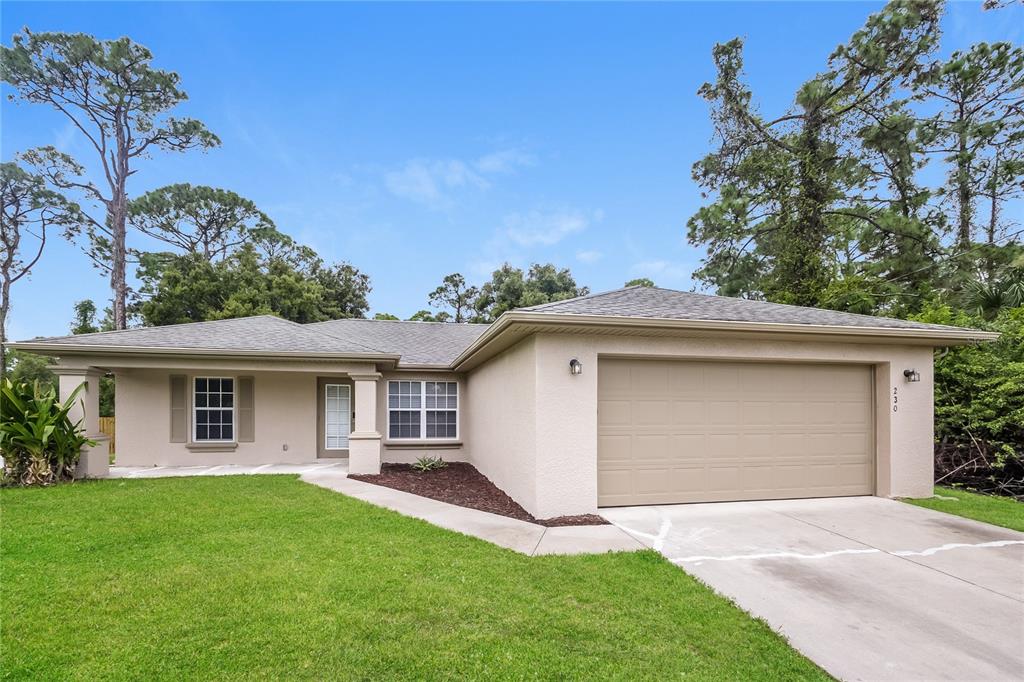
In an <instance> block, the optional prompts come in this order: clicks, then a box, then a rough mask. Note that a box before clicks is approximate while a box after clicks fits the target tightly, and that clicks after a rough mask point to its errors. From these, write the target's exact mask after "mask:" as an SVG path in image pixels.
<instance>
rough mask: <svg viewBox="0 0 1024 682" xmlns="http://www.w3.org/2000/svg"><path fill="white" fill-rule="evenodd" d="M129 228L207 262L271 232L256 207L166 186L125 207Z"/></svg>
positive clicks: (217, 192)
mask: <svg viewBox="0 0 1024 682" xmlns="http://www.w3.org/2000/svg"><path fill="white" fill-rule="evenodd" d="M128 222H129V223H130V224H131V226H132V227H134V228H136V229H137V230H139V231H140V232H142V233H144V234H147V235H149V236H151V237H153V238H154V239H158V240H160V241H162V242H164V243H166V244H169V245H171V246H174V247H177V248H178V249H180V250H181V251H182V252H184V253H195V254H200V255H202V256H203V257H204V258H206V259H207V260H217V259H220V258H224V257H226V256H228V255H230V254H231V253H233V252H234V250H235V249H237V248H238V247H239V246H241V245H242V244H245V243H246V242H248V241H250V240H252V239H261V238H262V239H266V238H268V237H269V236H272V233H275V232H277V230H276V228H275V226H274V222H273V221H272V220H271V219H270V218H269V217H267V215H266V214H265V213H263V212H262V211H260V210H259V209H258V208H257V207H256V204H255V203H253V202H252V201H250V200H249V199H246V198H244V197H241V196H239V195H238V194H235V193H234V192H231V191H229V190H225V189H218V188H215V187H206V186H202V185H197V186H193V185H190V184H188V183H180V184H176V185H168V186H166V187H161V188H160V189H155V190H153V191H151V192H147V193H146V194H144V195H142V196H141V197H139V198H138V199H135V200H133V201H132V202H131V203H130V204H129V206H128Z"/></svg>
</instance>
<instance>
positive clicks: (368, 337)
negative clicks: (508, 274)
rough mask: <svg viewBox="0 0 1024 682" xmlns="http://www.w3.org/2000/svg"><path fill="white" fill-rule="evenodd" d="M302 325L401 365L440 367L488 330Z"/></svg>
mask: <svg viewBox="0 0 1024 682" xmlns="http://www.w3.org/2000/svg"><path fill="white" fill-rule="evenodd" d="M306 326H307V327H310V328H312V329H316V330H317V331H320V332H323V333H325V334H329V335H331V336H332V337H335V338H337V339H342V340H346V341H352V342H356V343H359V344H363V345H367V346H372V347H374V348H377V349H378V350H381V351H383V352H385V353H396V354H398V355H401V356H402V360H401V364H402V365H443V366H448V365H449V364H451V362H452V361H453V360H455V358H456V357H458V355H459V353H461V352H462V351H464V350H466V348H468V347H469V345H470V344H471V343H473V342H474V341H476V339H477V337H479V336H480V335H481V334H483V333H484V330H485V329H487V327H488V325H486V324H454V323H440V322H402V321H398V320H360V319H346V320H332V321H330V322H314V323H313V324H309V325H306Z"/></svg>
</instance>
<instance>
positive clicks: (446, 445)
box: [384, 439, 462, 450]
mask: <svg viewBox="0 0 1024 682" xmlns="http://www.w3.org/2000/svg"><path fill="white" fill-rule="evenodd" d="M384 447H386V448H391V449H392V450H457V449H459V448H461V447H462V441H461V440H422V439H420V440H385V441H384Z"/></svg>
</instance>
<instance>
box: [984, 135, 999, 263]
mask: <svg viewBox="0 0 1024 682" xmlns="http://www.w3.org/2000/svg"><path fill="white" fill-rule="evenodd" d="M998 190H999V150H996V154H995V158H993V159H992V180H991V184H990V185H989V202H990V203H989V215H988V234H987V235H986V236H987V237H988V240H987V241H988V246H989V249H988V253H987V254H986V255H985V274H986V275H988V281H990V282H991V281H992V280H993V279H994V278H995V275H996V272H995V270H996V263H995V254H994V253H993V251H994V247H995V245H996V230H997V229H998V227H999V191H998Z"/></svg>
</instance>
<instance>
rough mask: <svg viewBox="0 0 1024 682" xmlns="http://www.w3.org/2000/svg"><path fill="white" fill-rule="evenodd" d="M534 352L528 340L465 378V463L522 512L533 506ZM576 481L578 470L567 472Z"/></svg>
mask: <svg viewBox="0 0 1024 682" xmlns="http://www.w3.org/2000/svg"><path fill="white" fill-rule="evenodd" d="M536 361H537V358H536V350H535V341H534V339H533V338H528V339H526V340H524V341H522V342H520V343H519V344H517V345H515V346H513V347H512V348H509V349H508V350H506V351H505V352H503V353H501V354H500V355H498V356H496V357H494V358H492V359H491V360H489V361H488V362H487V363H485V364H484V365H482V366H480V367H478V368H476V369H475V370H474V371H473V372H472V373H470V375H469V376H468V377H466V380H465V385H466V394H467V396H468V397H470V401H467V404H468V405H469V407H468V409H467V411H466V413H464V414H465V415H466V416H465V417H464V418H463V425H464V426H465V427H466V428H467V429H468V430H467V431H466V432H465V434H464V436H465V437H466V439H467V440H466V443H467V447H468V449H469V455H470V461H471V462H472V463H473V465H474V466H476V468H477V469H479V470H480V472H481V473H483V474H484V475H485V476H487V477H488V478H489V479H491V481H492V482H493V483H494V484H495V485H496V486H498V487H499V488H501V489H502V490H504V491H505V492H506V493H508V494H509V495H510V496H511V497H512V498H513V499H514V500H515V501H516V502H518V503H519V504H521V505H522V506H523V507H524V508H525V509H526V510H527V511H531V512H533V511H534V510H535V509H536V504H535V499H536V486H537V484H538V481H539V477H538V475H537V471H536V461H537V457H536V454H537V441H536V429H537V418H538V414H537V391H536V376H537V366H536ZM571 478H572V479H573V480H579V479H580V475H579V474H572V475H571Z"/></svg>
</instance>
